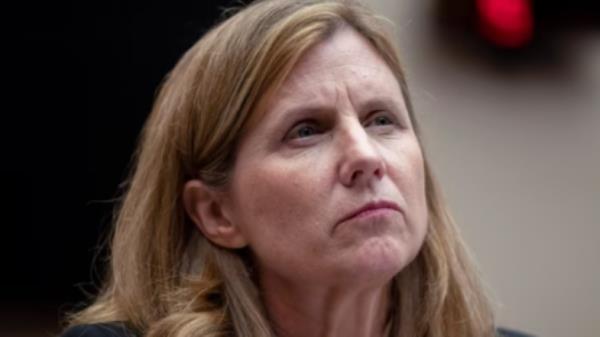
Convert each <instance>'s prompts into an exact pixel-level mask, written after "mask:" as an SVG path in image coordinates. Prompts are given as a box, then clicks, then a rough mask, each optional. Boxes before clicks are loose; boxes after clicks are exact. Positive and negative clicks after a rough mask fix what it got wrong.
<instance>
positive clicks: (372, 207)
mask: <svg viewBox="0 0 600 337" xmlns="http://www.w3.org/2000/svg"><path fill="white" fill-rule="evenodd" d="M383 209H390V210H394V211H397V212H402V209H401V208H400V206H398V204H396V203H395V202H392V201H386V200H382V201H374V202H369V203H366V204H365V205H363V206H362V207H360V208H358V209H356V210H354V211H352V212H350V213H349V214H347V215H346V216H345V217H344V218H342V220H340V222H339V223H342V222H345V221H348V220H351V219H353V218H358V217H360V216H361V215H365V214H366V213H368V212H372V211H376V210H383Z"/></svg>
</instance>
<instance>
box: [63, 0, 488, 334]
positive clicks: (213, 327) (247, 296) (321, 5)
mask: <svg viewBox="0 0 600 337" xmlns="http://www.w3.org/2000/svg"><path fill="white" fill-rule="evenodd" d="M344 26H345V27H350V28H352V29H354V30H356V31H357V32H358V33H360V34H361V35H362V36H364V37H365V38H366V39H367V40H368V41H369V42H370V43H371V44H372V45H373V47H374V48H375V49H376V50H377V51H378V52H379V54H380V55H381V56H382V57H383V59H384V60H385V61H386V63H387V64H388V65H389V67H390V69H391V70H392V71H393V73H394V74H395V76H396V77H397V79H398V82H399V83H400V84H401V87H402V91H403V95H404V96H405V100H406V102H407V104H408V105H409V111H410V114H411V118H412V119H413V124H414V125H415V127H416V125H417V124H416V123H417V122H416V120H415V118H414V115H413V113H412V108H411V107H410V100H409V97H408V89H407V87H406V81H405V79H404V76H403V72H402V70H401V67H400V62H399V59H398V53H397V50H396V47H395V45H394V43H393V42H392V41H393V38H392V37H391V35H390V33H389V32H388V29H387V22H386V21H385V20H383V19H381V18H379V17H377V16H375V15H374V14H373V13H371V12H370V11H369V10H367V9H366V8H365V7H363V6H362V5H360V4H358V3H356V2H352V1H343V0H339V1H336V0H327V1H317V0H306V1H285V0H265V1H257V2H255V3H254V4H251V5H249V6H247V7H246V8H244V9H242V10H240V11H238V12H237V13H236V14H234V15H232V16H231V17H229V18H228V19H226V20H225V21H224V22H222V23H221V24H219V25H218V26H216V27H215V28H213V29H212V30H211V31H209V32H208V33H207V34H205V36H204V37H202V38H201V39H200V40H199V41H198V42H197V43H196V44H195V45H194V46H193V47H192V48H191V49H190V50H189V51H187V52H186V53H185V55H184V56H183V57H182V59H181V60H180V61H179V62H178V64H177V65H176V66H175V68H174V69H173V70H172V71H171V72H170V73H169V74H168V76H167V78H166V80H165V82H164V84H163V85H162V88H161V90H160V93H159V95H158V97H157V99H156V101H155V105H154V107H153V110H152V113H151V114H150V116H149V118H148V120H147V122H146V124H145V126H144V129H143V131H142V135H141V139H140V142H139V147H138V149H137V152H136V154H135V159H136V162H135V163H136V166H135V168H134V169H133V170H132V174H131V176H130V179H129V181H128V188H127V191H126V193H125V194H124V198H123V200H122V202H121V205H120V209H119V210H118V212H117V213H116V218H115V221H114V228H113V233H112V243H111V256H110V266H109V272H108V275H107V279H106V280H105V283H104V287H103V288H102V290H101V292H100V294H99V295H98V296H97V297H96V299H95V300H94V302H93V303H92V304H91V305H90V306H89V307H87V308H86V309H84V310H82V311H80V312H77V313H75V314H73V315H72V316H70V320H69V325H71V326H72V325H77V324H89V323H100V322H114V321H119V322H124V323H125V324H126V325H127V326H129V327H130V328H131V329H133V330H135V331H137V332H139V333H140V334H141V335H145V336H149V337H154V336H173V337H192V336H238V337H267V336H274V333H273V331H272V330H271V327H270V323H269V321H268V318H267V316H266V311H265V308H264V307H263V304H262V302H261V299H260V295H259V292H258V288H257V285H256V282H255V281H254V280H253V277H252V275H251V273H250V272H249V268H248V267H247V260H246V259H247V251H244V250H238V251H233V250H227V249H223V248H220V247H218V246H216V245H213V244H212V243H210V242H209V241H208V240H207V239H206V238H204V237H203V236H202V235H201V234H200V233H199V232H198V231H197V230H196V229H195V226H194V225H193V224H192V223H191V221H190V220H189V218H188V217H187V216H186V214H185V211H184V208H183V206H182V201H181V195H182V188H183V185H184V183H185V182H186V181H188V180H189V179H192V178H199V179H201V180H202V181H204V182H205V183H206V184H209V185H212V186H222V185H224V184H226V183H227V177H228V173H229V172H230V169H231V167H232V166H233V165H234V162H235V153H236V147H237V143H236V142H237V140H238V139H240V135H241V134H242V133H243V132H244V130H245V129H246V128H247V127H248V125H249V124H250V123H251V120H253V119H256V118H258V117H257V116H255V114H254V111H255V107H256V105H257V103H258V101H259V100H260V99H261V97H263V95H265V93H266V92H267V91H268V90H269V89H270V88H273V87H276V86H277V85H278V84H280V83H281V82H282V81H283V80H284V79H285V78H286V76H287V74H289V72H290V71H291V69H292V68H293V66H294V65H295V64H296V62H297V61H298V59H299V58H300V57H301V56H302V55H303V53H304V52H305V51H306V50H308V49H309V48H310V47H312V46H314V45H316V44H317V43H319V42H320V41H323V40H324V39H326V38H327V37H328V36H330V35H331V34H333V33H334V32H335V31H336V30H338V29H340V28H341V27H344ZM416 131H417V132H418V130H416ZM425 175H426V193H427V202H428V211H429V221H430V223H429V228H428V233H427V235H426V238H425V242H424V244H423V246H422V248H421V250H420V253H419V254H418V255H417V257H416V258H415V260H414V261H413V262H412V263H411V264H409V265H408V266H407V267H406V268H405V269H404V270H403V271H401V272H400V273H399V274H398V275H397V276H396V277H395V278H394V280H393V286H392V294H391V295H390V296H393V298H394V299H393V300H392V302H393V305H392V309H391V313H390V322H389V326H388V327H389V329H388V331H389V336H404V337H409V336H410V337H415V336H417V337H419V336H423V337H425V336H428V337H442V336H445V337H459V336H460V337H469V336H472V337H482V336H492V335H493V328H494V321H493V315H492V310H491V309H490V304H489V303H488V300H487V297H486V295H485V293H484V291H483V288H482V286H481V284H480V282H479V276H478V274H477V271H476V270H475V268H474V266H473V263H472V262H471V259H470V257H469V256H468V254H467V251H466V249H465V247H464V244H463V242H462V240H461V238H460V235H459V233H458V232H457V229H456V228H455V226H454V224H453V221H452V219H451V218H450V216H449V215H448V213H447V210H446V206H445V203H444V201H443V200H442V197H441V194H440V191H439V189H438V187H437V184H436V182H435V180H434V177H433V175H432V173H431V171H430V168H429V166H428V164H427V161H426V162H425Z"/></svg>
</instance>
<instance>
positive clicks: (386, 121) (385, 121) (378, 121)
mask: <svg viewBox="0 0 600 337" xmlns="http://www.w3.org/2000/svg"><path fill="white" fill-rule="evenodd" d="M393 124H396V123H395V121H394V120H393V119H392V118H390V117H389V116H386V115H381V114H380V115H377V116H375V117H374V118H373V119H371V120H370V121H369V122H368V123H367V126H371V125H374V126H386V125H393Z"/></svg>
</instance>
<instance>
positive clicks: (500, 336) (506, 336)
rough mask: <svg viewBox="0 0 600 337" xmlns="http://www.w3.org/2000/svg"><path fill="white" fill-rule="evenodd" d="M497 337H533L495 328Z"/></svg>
mask: <svg viewBox="0 0 600 337" xmlns="http://www.w3.org/2000/svg"><path fill="white" fill-rule="evenodd" d="M496 336H497V337H534V336H533V335H529V334H526V333H523V332H520V331H515V330H510V329H506V328H500V327H499V328H497V329H496Z"/></svg>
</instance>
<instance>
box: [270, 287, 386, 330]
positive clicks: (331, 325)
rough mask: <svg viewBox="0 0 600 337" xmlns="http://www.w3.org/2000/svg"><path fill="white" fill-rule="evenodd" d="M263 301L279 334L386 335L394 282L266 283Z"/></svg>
mask: <svg viewBox="0 0 600 337" xmlns="http://www.w3.org/2000/svg"><path fill="white" fill-rule="evenodd" d="M262 288H263V290H264V291H263V300H264V302H265V305H266V308H267V312H268V315H269V318H270V320H271V322H272V324H273V326H274V330H275V333H276V334H277V336H278V337H338V336H339V337H341V336H344V337H375V336H384V333H385V328H386V323H387V320H388V312H389V310H388V309H389V299H390V283H389V282H388V284H386V285H384V286H380V287H371V288H365V289H350V288H348V287H336V286H330V287H327V286H323V285H315V286H311V285H303V286H297V285H290V284H289V283H285V282H273V281H272V282H268V281H267V282H264V283H262Z"/></svg>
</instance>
